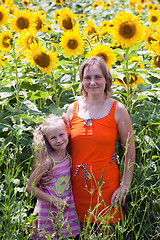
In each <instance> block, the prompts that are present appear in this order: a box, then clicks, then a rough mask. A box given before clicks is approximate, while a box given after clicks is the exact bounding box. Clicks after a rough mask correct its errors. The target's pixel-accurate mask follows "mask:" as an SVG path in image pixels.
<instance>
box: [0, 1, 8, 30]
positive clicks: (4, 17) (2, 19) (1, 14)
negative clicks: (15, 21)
mask: <svg viewBox="0 0 160 240" xmlns="http://www.w3.org/2000/svg"><path fill="white" fill-rule="evenodd" d="M8 15H9V10H8V9H7V8H5V7H4V6H3V5H1V6H0V28H1V27H2V26H3V25H5V24H6V23H8V20H9V16H8Z"/></svg>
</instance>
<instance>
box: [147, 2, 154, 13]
mask: <svg viewBox="0 0 160 240" xmlns="http://www.w3.org/2000/svg"><path fill="white" fill-rule="evenodd" d="M153 6H154V4H152V3H148V4H147V6H146V7H147V10H148V11H152V10H153Z"/></svg>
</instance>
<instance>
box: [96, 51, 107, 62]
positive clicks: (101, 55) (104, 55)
mask: <svg viewBox="0 0 160 240" xmlns="http://www.w3.org/2000/svg"><path fill="white" fill-rule="evenodd" d="M97 56H98V57H101V58H102V59H103V60H104V61H105V62H107V60H108V57H107V55H106V54H104V53H98V54H97Z"/></svg>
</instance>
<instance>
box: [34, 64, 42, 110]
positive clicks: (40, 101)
mask: <svg viewBox="0 0 160 240" xmlns="http://www.w3.org/2000/svg"><path fill="white" fill-rule="evenodd" d="M35 70H36V77H37V79H38V78H39V76H38V68H37V66H35ZM38 108H39V109H42V99H41V98H38Z"/></svg>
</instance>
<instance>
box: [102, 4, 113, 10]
mask: <svg viewBox="0 0 160 240" xmlns="http://www.w3.org/2000/svg"><path fill="white" fill-rule="evenodd" d="M111 6H112V4H111V3H109V2H106V3H105V5H104V7H103V8H102V9H108V8H110V7H111Z"/></svg>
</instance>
